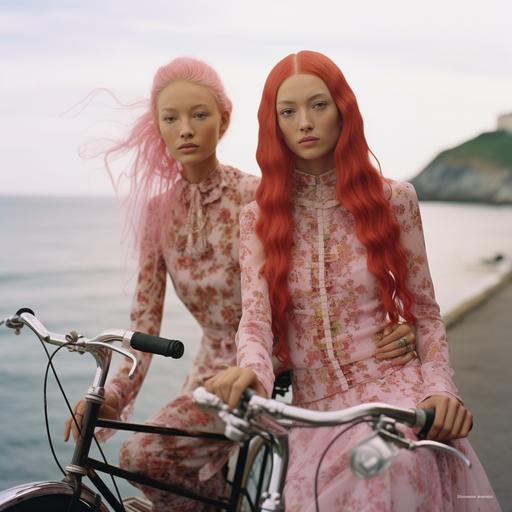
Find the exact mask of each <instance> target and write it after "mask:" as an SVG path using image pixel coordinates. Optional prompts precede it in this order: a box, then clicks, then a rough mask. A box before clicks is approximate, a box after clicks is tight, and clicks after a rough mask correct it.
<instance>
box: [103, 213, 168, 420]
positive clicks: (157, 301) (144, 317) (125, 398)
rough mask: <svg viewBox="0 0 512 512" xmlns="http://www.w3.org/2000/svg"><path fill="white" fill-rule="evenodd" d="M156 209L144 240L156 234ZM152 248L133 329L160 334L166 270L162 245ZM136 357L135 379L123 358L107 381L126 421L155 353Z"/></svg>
mask: <svg viewBox="0 0 512 512" xmlns="http://www.w3.org/2000/svg"><path fill="white" fill-rule="evenodd" d="M152 211H154V210H153V208H151V205H150V208H149V212H148V217H147V218H148V221H147V223H146V224H147V227H146V229H145V230H144V235H143V236H144V241H145V242H147V241H148V238H149V237H150V236H156V234H155V233H154V230H152V229H151V228H150V226H151V214H152ZM149 247H152V250H151V251H146V254H145V255H144V258H143V259H141V262H140V267H139V273H138V277H137V285H136V288H135V293H134V297H133V302H132V309H131V314H130V319H131V324H130V329H131V330H133V331H141V332H144V333H147V334H152V335H158V334H159V333H160V326H161V322H162V312H163V305H164V298H165V287H166V279H167V270H166V264H165V260H164V257H163V255H162V251H161V250H160V245H159V244H152V245H151V244H150V245H149ZM131 351H132V353H133V354H135V356H136V357H137V361H138V365H137V369H136V371H135V375H134V376H133V378H132V379H129V378H128V372H129V371H130V368H131V361H130V360H128V359H126V358H124V359H123V362H122V363H121V366H120V368H119V370H118V372H117V374H116V375H115V376H114V378H113V379H112V380H110V382H109V383H108V384H107V387H108V390H109V391H112V392H114V393H116V395H117V398H118V400H119V406H120V410H121V418H122V419H124V420H126V419H127V418H128V417H129V415H130V414H131V412H132V410H133V402H134V401H135V398H136V397H137V394H138V392H139V390H140V387H141V385H142V383H143V381H144V378H145V377H146V373H147V371H148V369H149V366H150V363H151V359H152V354H147V353H145V352H139V351H138V350H133V349H132V350H131Z"/></svg>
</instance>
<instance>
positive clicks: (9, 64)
mask: <svg viewBox="0 0 512 512" xmlns="http://www.w3.org/2000/svg"><path fill="white" fill-rule="evenodd" d="M511 19H512V3H510V2H507V1H498V0H488V1H486V2H483V1H473V0H430V1H429V2H416V1H412V0H407V1H403V0H394V1H391V0H358V1H345V0H332V1H325V0H315V1H314V2H311V1H303V0H282V1H279V0H274V1H270V0H258V1H257V2H256V1H254V2H246V1H240V0H238V1H228V0H217V1H215V2H212V1H203V0H188V1H187V2H177V1H172V0H165V1H152V0H147V1H146V2H144V3H142V2H140V0H123V1H113V0H89V1H87V2H85V1H67V2H65V1H44V0H40V1H36V0H33V1H24V0H11V1H2V0H0V69H1V74H0V155H1V157H0V195H1V194H37V195H111V194H113V188H112V184H111V182H110V180H109V178H108V175H107V173H106V171H105V170H104V169H103V167H102V162H101V160H100V159H94V158H93V159H87V158H83V155H84V154H89V153H90V151H89V148H91V147H96V144H98V141H100V139H105V138H107V139H112V138H116V137H119V136H121V135H122V134H123V133H124V132H125V130H126V128H127V126H128V125H129V122H130V119H131V117H130V116H132V115H133V113H130V114H128V113H127V112H126V111H125V110H124V109H122V108H120V107H119V105H118V104H117V103H116V102H115V101H114V100H113V98H112V97H111V96H110V95H108V94H106V93H98V94H95V95H94V96H93V98H92V100H91V101H89V100H88V99H87V98H88V97H89V96H88V95H89V94H90V93H91V91H93V90H95V89H101V88H104V89H108V90H109V91H112V92H113V93H114V94H115V95H116V97H117V98H118V99H119V100H120V101H122V102H126V103H129V102H132V101H135V100H139V99H142V98H146V97H147V96H148V94H149V90H150V87H151V82H152V78H153V75H154V73H155V71H156V70H157V68H158V67H159V66H161V65H163V64H166V63H168V62H169V61H170V60H172V59H173V58H174V57H177V56H180V55H188V56H193V57H196V58H200V59H202V60H205V61H207V62H209V63H210V64H211V65H213V66H214V67H215V68H216V69H217V71H218V72H219V74H220V76H221V77H222V80H223V82H224V84H225V87H226V89H227V92H228V94H229V95H230V97H231V99H232V100H233V103H234V112H233V118H232V123H231V126H230V129H229V131H228V133H227V135H226V137H225V138H224V139H223V141H222V142H221V144H220V146H219V148H218V156H219V159H220V160H221V161H222V162H223V163H226V164H230V165H234V166H236V167H239V168H240V169H242V170H245V171H248V172H251V173H253V174H259V170H258V166H257V163H256V160H255V157H254V154H255V149H256V135H257V120H256V112H257V109H258V104H259V100H260V97H261V90H262V86H263V83H264V80H265V78H266V76H267V74H268V72H269V71H270V69H271V68H272V67H273V65H275V64H276V63H277V62H278V60H280V59H281V58H283V57H284V56H286V55H288V54H289V53H293V52H296V51H299V50H302V49H309V50H316V51H321V52H323V53H325V54H326V55H328V56H329V57H330V58H331V59H333V60H334V61H335V62H336V63H337V64H338V66H339V67H340V68H341V69H342V71H343V72H344V74H345V76H346V78H347V80H348V82H349V84H350V85H351V87H352V89H353V90H354V92H355V94H356V97H357V99H358V103H359V107H360V109H361V112H362V114H363V118H364V121H365V131H366V136H367V140H368V142H369V145H370V147H371V149H372V151H373V152H374V153H375V154H376V155H377V157H378V159H379V161H380V163H381V165H382V169H383V173H384V174H385V175H386V176H388V177H391V178H394V179H400V180H406V179H409V178H411V177H413V176H414V175H416V174H417V173H418V172H420V171H421V169H422V168H424V167H425V165H426V164H428V162H429V161H430V160H431V159H432V158H434V157H435V156H436V155H437V154H438V153H439V152H440V151H442V150H444V149H447V148H449V147H452V146H454V145H457V144H460V143H461V142H463V141H465V140H467V139H469V138H472V137H474V136H476V135H478V134H479V133H481V132H483V131H490V130H493V129H495V124H496V118H497V116H498V115H499V114H501V113H505V112H511V111H512V31H511V30H510V26H509V24H510V20H511Z"/></svg>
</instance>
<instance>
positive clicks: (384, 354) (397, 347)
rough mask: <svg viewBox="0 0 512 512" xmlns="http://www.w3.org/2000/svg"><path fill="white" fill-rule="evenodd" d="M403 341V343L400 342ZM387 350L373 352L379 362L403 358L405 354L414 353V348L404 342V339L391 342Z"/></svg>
mask: <svg viewBox="0 0 512 512" xmlns="http://www.w3.org/2000/svg"><path fill="white" fill-rule="evenodd" d="M402 340H403V341H402ZM389 348H390V349H389V350H384V351H383V350H382V349H381V350H380V351H379V352H375V357H376V358H377V359H379V360H382V359H391V358H393V357H398V356H404V355H405V354H407V353H409V352H412V351H414V347H413V346H412V345H409V344H408V343H406V342H405V338H400V339H399V340H398V342H396V341H395V342H393V343H391V344H390V345H389Z"/></svg>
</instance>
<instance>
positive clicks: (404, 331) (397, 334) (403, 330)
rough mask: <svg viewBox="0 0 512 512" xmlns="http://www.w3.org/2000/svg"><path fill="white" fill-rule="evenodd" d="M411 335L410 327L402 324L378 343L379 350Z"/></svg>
mask: <svg viewBox="0 0 512 512" xmlns="http://www.w3.org/2000/svg"><path fill="white" fill-rule="evenodd" d="M410 334H411V329H410V328H409V326H408V325H406V324H402V325H398V326H396V328H395V329H394V330H393V331H392V332H390V333H389V334H387V335H386V336H384V337H383V338H382V339H381V340H379V341H378V342H377V348H380V347H384V346H386V345H388V344H389V343H392V342H393V341H397V340H399V339H400V338H404V337H407V338H408V336H409V335H410Z"/></svg>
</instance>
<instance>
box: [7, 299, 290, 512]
mask: <svg viewBox="0 0 512 512" xmlns="http://www.w3.org/2000/svg"><path fill="white" fill-rule="evenodd" d="M2 323H5V325H6V326H7V327H9V328H12V329H14V331H15V332H16V333H17V334H19V333H20V331H21V329H22V328H23V327H24V326H27V327H29V328H30V329H31V330H32V331H33V332H34V333H35V334H36V336H37V337H38V338H39V340H40V341H41V343H42V345H43V347H44V348H45V351H46V353H47V356H48V365H47V369H46V375H45V389H46V381H47V377H48V371H49V369H50V368H51V369H52V371H53V372H54V375H55V377H56V379H57V383H58V384H59V387H61V385H60V381H59V380H58V377H57V374H56V372H55V369H54V367H53V364H52V360H53V357H54V356H55V354H56V353H57V352H58V351H59V350H61V349H62V348H64V347H66V348H68V349H69V350H70V351H72V352H78V353H81V354H83V353H86V352H87V353H90V354H91V355H92V356H93V357H94V359H95V361H96V367H97V368H96V375H95V377H94V381H93V383H92V385H91V387H90V388H89V390H88V393H87V394H86V396H85V402H86V406H85V409H84V412H83V422H82V428H81V429H80V436H79V439H78V440H77V443H76V444H75V448H74V451H73V455H72V459H71V462H70V464H68V465H67V466H66V467H65V468H61V470H62V472H63V473H64V478H63V480H62V481H44V482H32V483H27V484H21V485H18V486H15V487H12V488H10V489H6V490H3V491H0V512H4V511H5V512H32V511H34V510H51V511H53V512H91V511H97V512H108V510H109V509H108V508H107V505H106V504H105V502H106V503H108V505H110V507H112V509H113V510H114V511H115V512H130V511H133V512H135V511H144V510H150V509H151V508H150V504H149V502H147V500H144V499H141V498H128V499H127V500H124V501H123V500H122V498H121V496H120V494H119V491H118V489H117V486H116V484H115V481H114V480H113V484H114V487H115V490H116V495H114V493H113V492H112V491H111V490H110V489H109V488H108V486H107V485H106V484H105V483H104V482H103V480H102V479H101V478H100V477H99V475H98V474H97V472H102V473H106V474H109V475H111V477H114V476H116V477H120V478H123V479H126V480H129V481H131V482H137V483H139V484H142V485H145V486H150V487H155V488H158V489H161V490H165V491H169V492H171V493H174V494H178V495H181V496H185V497H188V498H191V499H193V500H196V501H198V502H201V503H204V504H208V505H213V506H215V507H217V508H218V509H219V510H226V511H228V512H238V511H240V510H242V507H243V506H245V507H248V508H249V510H251V511H252V510H255V506H254V504H253V503H252V501H253V500H254V496H252V497H251V495H250V493H249V492H248V491H247V489H246V486H247V485H248V482H249V481H250V479H251V477H253V478H254V477H255V482H253V485H252V487H253V491H252V493H253V495H254V494H255V495H256V496H257V495H258V493H259V489H261V487H262V486H263V485H264V481H265V478H264V477H265V471H266V469H265V468H266V460H267V455H268V452H267V449H266V447H265V446H263V445H262V444H261V442H259V441H258V440H257V439H256V440H252V441H251V439H248V440H247V441H246V442H245V443H243V444H242V446H241V447H240V449H239V451H238V455H237V456H236V464H235V465H234V468H233V471H232V473H233V477H232V480H230V479H229V477H228V475H227V469H226V471H225V478H226V481H227V483H228V484H230V485H231V491H230V492H229V494H228V496H226V497H211V496H204V495H201V494H198V493H197V492H194V491H192V490H190V489H185V488H184V487H181V486H179V485H174V484H171V483H165V482H160V481H157V480H154V479H152V478H150V477H147V476H144V475H141V474H137V473H133V472H130V471H126V470H123V469H121V468H119V467H117V466H113V465H111V464H108V463H107V461H106V460H104V461H100V460H96V459H93V458H91V457H89V451H90V448H91V443H92V441H93V439H95V438H94V430H95V428H96V427H102V428H109V429H117V430H128V431H133V432H146V433H153V434H158V435H171V436H187V437H201V438H204V439H210V440H224V441H225V440H226V439H228V438H227V437H226V436H224V435H222V434H216V433H200V434H193V433H189V432H185V431H181V430H178V429H173V428H167V427H162V426H153V425H145V424H138V423H128V422H123V421H115V420H104V419H100V418H99V417H98V414H99V409H100V407H101V404H102V403H103V400H104V385H105V381H106V378H107V375H108V371H109V367H110V362H111V357H112V352H117V353H120V354H122V355H123V356H125V357H128V358H129V359H131V361H132V368H131V371H130V373H129V375H133V373H134V371H135V368H136V365H137V360H136V358H135V356H134V355H133V354H132V353H131V352H129V351H128V349H129V348H130V347H132V348H135V349H137V350H141V351H143V352H150V353H153V354H159V355H163V356H166V357H172V358H176V359H177V358H180V357H181V356H182V355H183V352H184V348H183V344H182V343H181V342H180V341H177V340H167V339H164V338H160V337H157V336H150V335H147V334H143V333H138V332H133V331H130V330H107V331H104V332H102V333H100V334H99V335H97V336H95V337H94V338H91V339H88V338H85V337H84V336H81V335H78V334H77V333H76V332H73V331H72V332H70V333H68V334H65V335H63V334H58V333H52V332H50V331H49V330H48V329H47V328H46V327H45V326H44V325H43V324H42V323H41V322H40V321H39V319H38V318H37V317H36V316H35V314H34V312H33V311H32V310H31V309H29V308H21V309H20V310H18V311H17V312H16V314H15V315H13V316H11V317H8V318H6V319H4V320H3V321H2V322H0V325H1V324H2ZM117 342H119V343H121V347H118V346H115V345H114V343H117ZM45 343H48V344H51V345H56V346H57V347H58V348H57V349H56V350H55V351H54V353H53V354H52V355H50V354H49V353H48V351H47V350H46V347H45ZM287 384H288V383H287V382H283V383H282V384H281V387H279V386H277V387H276V388H275V392H276V393H278V394H284V393H285V391H286V389H287ZM61 391H62V393H63V395H64V399H65V400H66V403H67V406H68V408H69V410H70V414H71V415H72V416H73V411H72V408H71V406H70V405H69V402H68V401H67V398H66V396H65V393H64V390H63V389H62V387H61ZM45 407H46V402H45ZM45 414H46V409H45ZM73 417H74V416H73ZM75 422H76V419H75ZM77 426H78V424H77ZM47 429H48V425H47ZM48 435H49V433H48ZM49 440H50V448H51V450H52V453H53V456H54V458H55V460H56V462H57V464H58V465H59V467H60V464H59V462H58V460H57V457H56V455H55V453H54V450H53V446H52V444H51V438H50V435H49ZM98 446H99V445H98ZM260 448H262V449H263V450H262V451H260ZM100 452H101V448H100ZM254 459H259V460H260V463H261V467H260V468H259V470H256V471H255V472H254V471H253V474H252V475H251V473H250V468H251V467H252V468H254V467H255V465H254V464H253V462H254ZM84 477H88V478H89V480H90V481H91V483H92V484H93V486H94V487H95V488H96V490H97V491H98V492H95V491H94V490H92V489H91V488H90V487H88V486H86V485H85V484H84V483H83V482H82V480H83V478H84Z"/></svg>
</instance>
